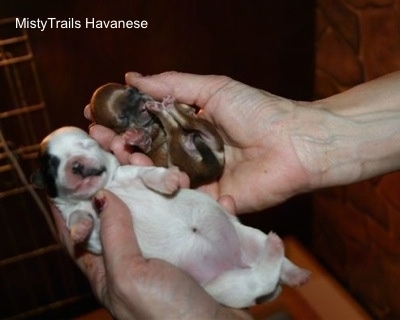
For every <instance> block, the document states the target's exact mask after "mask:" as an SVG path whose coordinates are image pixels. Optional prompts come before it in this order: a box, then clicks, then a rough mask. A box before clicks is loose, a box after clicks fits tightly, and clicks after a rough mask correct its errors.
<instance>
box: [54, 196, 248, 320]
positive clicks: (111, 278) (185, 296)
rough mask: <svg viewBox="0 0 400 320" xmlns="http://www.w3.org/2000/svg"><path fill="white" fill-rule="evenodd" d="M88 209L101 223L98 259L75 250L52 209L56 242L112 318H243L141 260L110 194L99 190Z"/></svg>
mask: <svg viewBox="0 0 400 320" xmlns="http://www.w3.org/2000/svg"><path fill="white" fill-rule="evenodd" d="M93 204H94V206H95V207H97V209H98V212H99V215H100V221H101V222H100V225H101V228H100V237H101V242H102V246H103V255H101V256H98V255H93V254H91V253H88V252H82V251H81V252H77V251H75V246H74V244H73V243H72V241H71V238H70V235H69V231H68V230H67V228H66V226H65V223H64V220H63V219H62V217H61V214H60V213H59V212H58V211H57V209H55V208H54V207H53V208H52V209H53V216H54V219H55V221H56V224H57V228H58V230H59V233H60V236H61V241H62V242H63V244H64V245H65V246H66V248H67V249H68V251H69V253H70V255H71V256H72V257H73V258H74V259H75V261H76V262H77V264H78V266H79V267H80V268H81V269H82V271H83V272H84V273H85V275H86V276H87V278H88V279H89V281H90V284H91V286H92V288H93V291H94V293H95V295H96V296H97V298H98V299H99V301H100V302H101V303H102V304H103V305H104V306H105V307H106V308H107V309H108V311H109V312H110V313H111V314H112V315H113V316H114V317H115V318H116V319H244V318H248V314H247V313H246V312H244V311H241V310H236V309H230V308H226V307H224V306H222V305H220V304H218V303H217V302H216V301H215V300H213V299H212V298H211V296H209V295H208V294H207V293H206V292H205V291H204V290H203V288H202V287H201V286H200V285H199V284H197V283H196V282H195V281H194V280H193V279H192V278H190V277H189V276H188V275H187V274H186V273H184V272H182V271H180V270H179V269H177V268H176V267H174V266H173V265H171V264H169V263H167V262H165V261H162V260H158V259H145V258H144V257H143V256H142V254H141V251H140V249H139V246H138V243H137V240H136V237H135V234H134V230H133V223H134V221H132V218H131V215H130V212H129V209H128V207H127V206H126V205H125V204H124V203H123V202H122V200H120V199H119V198H118V197H117V196H115V195H114V194H113V193H111V192H109V191H106V190H102V191H100V192H99V193H98V194H97V195H96V196H95V198H94V200H93ZM99 204H101V205H100V206H99ZM230 209H232V207H231V208H230Z"/></svg>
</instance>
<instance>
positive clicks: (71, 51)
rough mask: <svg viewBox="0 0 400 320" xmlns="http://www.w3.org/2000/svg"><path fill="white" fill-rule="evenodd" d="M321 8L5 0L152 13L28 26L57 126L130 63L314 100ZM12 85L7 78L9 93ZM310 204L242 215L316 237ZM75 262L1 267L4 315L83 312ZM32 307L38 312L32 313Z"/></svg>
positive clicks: (235, 1) (26, 9)
mask: <svg viewBox="0 0 400 320" xmlns="http://www.w3.org/2000/svg"><path fill="white" fill-rule="evenodd" d="M314 10H315V8H314V1H312V0H280V1H273V0H270V1H267V0H264V1H244V0H243V1H242V0H232V1H211V0H204V1H176V0H175V1H154V0H135V1H134V0H131V1H125V0H114V1H106V0H99V1H94V0H86V1H57V0H53V1H48V0H21V1H12V0H10V1H5V0H0V19H1V18H6V17H16V16H18V17H21V18H30V19H38V18H40V19H46V18H50V17H54V18H57V19H68V18H74V19H77V20H80V21H81V22H82V23H83V22H84V20H85V18H92V17H94V18H96V19H104V20H112V19H116V20H121V19H122V20H147V22H148V28H146V29H117V30H113V29H110V28H109V29H85V28H84V27H83V26H82V27H81V28H80V29H61V28H58V29H49V27H48V28H46V30H45V31H40V30H38V29H28V35H29V38H30V43H31V46H32V50H33V53H34V57H35V62H36V66H37V70H38V74H39V78H40V82H41V86H42V89H43V93H44V99H45V102H46V105H47V111H48V114H49V117H50V122H51V127H52V128H53V129H55V128H57V127H60V126H64V125H75V126H79V127H82V128H84V129H85V128H87V126H88V125H89V122H88V121H87V120H86V119H85V118H84V117H83V108H84V106H85V105H86V104H87V103H88V102H89V99H90V97H91V95H92V93H93V91H94V90H95V89H96V88H97V87H98V86H100V85H102V84H104V83H106V82H121V83H123V82H124V74H125V73H126V72H127V71H138V72H140V73H142V74H153V73H159V72H164V71H169V70H176V71H183V72H190V73H198V74H224V75H227V76H230V77H232V78H235V79H237V80H239V81H242V82H244V83H247V84H249V85H252V86H255V87H258V88H262V89H264V90H268V91H270V92H272V93H275V94H278V95H282V96H284V97H287V98H292V99H299V100H309V99H311V97H312V93H313V73H314V71H313V70H314V15H315V12H314ZM1 37H2V35H1V34H0V38H1ZM3 90H5V88H4V87H3V88H2V87H0V98H1V96H2V94H4V93H5V92H4V91H3ZM0 100H1V99H0ZM37 131H38V132H39V133H40V134H42V132H41V131H43V128H40V127H39V126H38V128H37ZM8 134H10V135H11V137H12V135H14V136H17V135H20V134H21V133H20V132H19V131H18V130H15V131H14V132H8ZM43 134H44V133H43ZM13 201H14V198H11V199H7V202H6V201H4V200H1V199H0V209H1V212H0V217H1V216H2V215H4V216H10V215H11V214H12V215H14V214H15V210H16V209H15V208H16V207H17V206H16V205H15V203H13ZM15 201H20V200H18V199H15ZM26 208H27V209H23V210H25V211H26V212H25V211H24V212H22V214H24V215H27V216H32V211H34V210H35V208H34V205H28V206H26ZM21 210H22V209H21ZM309 213H310V208H309V201H308V197H297V198H295V199H292V200H291V201H289V202H288V203H285V204H284V205H281V206H279V207H277V208H273V209H271V210H269V213H268V214H252V215H247V216H245V217H242V220H243V221H244V222H245V223H247V224H252V225H256V226H257V227H259V228H261V229H264V230H265V231H268V230H270V229H273V230H275V231H277V232H279V234H280V235H284V234H288V233H289V234H295V235H297V236H299V237H300V238H301V239H303V241H307V237H308V235H309V227H310V224H309ZM5 221H7V222H5V223H3V224H2V226H0V228H4V229H7V230H17V229H18V228H20V226H19V225H18V224H19V223H20V220H19V218H18V219H17V218H15V219H8V220H5ZM12 221H14V222H12ZM28 226H29V228H30V230H31V232H30V233H31V234H32V237H34V235H35V234H39V233H41V237H42V238H43V237H45V236H44V235H43V232H42V231H40V230H42V229H43V228H46V226H44V225H43V221H40V223H39V222H38V221H36V220H32V221H31V222H30V223H29V224H28ZM7 232H8V231H7ZM0 233H4V230H3V229H0ZM47 233H48V232H47ZM47 233H46V237H47V238H49V236H48V235H47ZM10 239H12V240H10ZM10 239H9V240H7V239H5V240H4V241H2V243H1V244H0V248H1V247H6V246H9V245H10V243H11V242H13V241H19V242H21V243H20V244H19V247H25V246H24V242H25V243H26V242H30V243H34V241H32V240H28V239H27V238H24V237H18V238H15V237H13V238H10ZM15 239H18V240H15ZM49 239H50V238H49ZM49 241H50V240H48V241H47V242H49ZM43 242H46V241H45V240H43ZM47 242H46V243H47ZM0 250H1V249H0ZM59 254H60V253H57V255H59ZM62 254H63V253H62ZM63 259H64V260H63ZM60 261H61V262H60ZM64 261H65V262H64ZM0 268H1V261H0ZM71 268H72V269H74V267H73V265H72V263H70V260H69V258H68V257H66V256H65V257H64V258H60V257H58V256H57V258H54V259H53V260H52V259H48V258H46V257H45V256H43V257H41V258H40V261H39V262H38V261H36V262H35V263H33V262H32V261H31V260H27V261H20V262H19V264H18V268H17V267H15V266H12V265H11V266H10V265H8V267H7V270H5V268H3V269H1V270H0V273H2V274H3V277H0V286H1V287H2V288H3V291H4V295H5V296H7V297H8V300H6V301H9V303H8V304H7V308H2V307H1V304H0V317H1V318H6V317H11V316H13V315H16V314H19V313H23V312H27V313H26V314H25V315H24V316H21V317H20V318H33V317H34V316H33V314H35V315H36V316H37V317H38V318H39V319H44V318H46V317H49V318H53V319H57V318H59V317H60V316H59V314H62V315H64V316H65V315H66V314H74V313H79V312H81V311H82V310H83V309H85V308H86V309H87V306H88V305H90V306H93V304H91V303H89V302H90V301H92V298H91V295H90V289H89V287H88V286H87V285H86V284H85V283H84V282H85V279H84V278H83V277H82V276H80V274H79V272H76V270H74V271H71ZM71 272H72V275H70V276H68V277H62V279H61V280H57V279H59V277H60V275H66V274H69V273H71ZM74 272H75V273H74ZM21 274H25V275H26V277H22V276H21ZM6 275H7V276H6ZM32 282H33V283H34V285H32ZM81 283H83V284H81ZM45 288H51V290H50V289H46V290H45ZM26 292H30V294H29V295H28V294H27V293H26ZM11 296H12V297H11ZM77 296H79V299H78V298H76V297H77ZM82 297H83V298H82ZM59 301H63V303H59ZM64 302H65V303H64ZM85 306H86V307H85ZM94 306H95V305H94ZM1 310H3V311H1ZM30 310H35V312H33V313H30V314H29V312H30ZM67 310H68V311H67ZM57 312H58V315H55V314H57ZM65 318H66V317H65Z"/></svg>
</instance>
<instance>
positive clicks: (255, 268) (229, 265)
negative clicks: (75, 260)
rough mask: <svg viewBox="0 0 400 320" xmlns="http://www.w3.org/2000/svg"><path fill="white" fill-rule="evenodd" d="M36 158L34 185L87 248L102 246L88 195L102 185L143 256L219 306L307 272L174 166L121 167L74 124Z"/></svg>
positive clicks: (251, 298)
mask: <svg viewBox="0 0 400 320" xmlns="http://www.w3.org/2000/svg"><path fill="white" fill-rule="evenodd" d="M40 161H41V168H40V170H38V171H37V172H36V173H35V174H34V175H33V177H32V180H33V182H34V184H36V185H39V186H44V187H46V189H47V192H48V194H49V196H50V197H51V198H52V200H53V201H54V204H55V205H56V206H57V207H58V209H59V210H60V211H61V213H62V214H63V216H64V218H65V220H66V223H67V226H68V227H69V229H70V231H71V236H72V238H73V239H74V240H75V241H77V242H85V244H86V245H87V249H88V250H89V251H92V252H94V253H101V243H100V240H99V217H98V216H97V214H96V211H95V210H94V208H93V207H92V204H91V201H90V199H91V197H92V196H93V195H94V194H95V193H96V192H97V191H98V190H100V189H102V188H106V189H109V190H111V191H112V192H113V193H115V194H116V195H117V196H119V197H120V198H121V199H122V200H123V201H124V202H125V203H126V204H127V205H128V207H129V208H131V214H132V216H133V223H134V230H135V233H136V236H137V239H138V242H139V246H140V248H141V250H142V252H143V255H144V256H145V257H146V258H159V259H163V260H166V261H169V262H170V263H172V264H174V265H175V266H177V267H179V268H181V269H182V270H184V271H186V272H187V273H189V274H190V275H191V276H192V277H193V278H194V279H196V281H198V283H200V284H201V285H202V286H203V287H204V288H205V290H206V291H207V292H208V293H209V294H210V295H211V296H213V297H214V298H215V299H216V300H217V301H219V302H220V303H222V304H224V305H227V306H230V307H235V308H243V307H249V306H251V305H253V304H255V303H257V302H259V301H260V300H261V299H264V300H265V299H267V298H272V297H274V296H276V295H277V294H278V293H279V290H278V289H280V286H279V285H280V283H283V284H288V285H292V286H293V285H301V284H303V283H304V282H305V281H307V279H308V278H309V274H310V273H309V272H308V271H306V270H303V269H300V268H298V267H296V266H295V265H294V264H293V263H291V262H290V261H289V260H288V259H286V258H285V257H284V248H283V243H282V241H281V239H280V238H279V237H278V236H277V235H275V234H274V233H269V234H268V235H266V234H264V233H263V232H261V231H260V230H257V229H254V228H250V227H247V226H244V225H242V224H241V223H240V222H239V221H238V219H237V218H236V217H235V216H233V215H231V214H229V213H227V212H225V211H224V209H223V208H222V207H221V206H220V205H219V204H218V202H217V201H215V200H214V199H212V198H211V197H210V196H208V195H207V194H205V193H202V192H199V191H195V190H191V189H180V188H179V180H180V178H181V175H182V173H181V172H180V171H179V170H178V169H177V168H169V169H166V168H160V167H137V166H131V165H125V166H121V165H119V163H118V162H117V160H116V158H115V157H114V156H113V155H112V154H111V153H108V152H106V151H104V150H103V149H102V148H101V147H100V146H99V145H98V144H97V142H96V141H95V140H93V139H92V138H91V137H90V136H89V135H88V134H87V133H86V132H84V131H83V130H81V129H78V128H75V127H64V128H61V129H58V130H56V131H55V132H53V133H52V134H50V135H49V136H47V137H46V138H45V139H44V140H43V142H42V145H41V156H40Z"/></svg>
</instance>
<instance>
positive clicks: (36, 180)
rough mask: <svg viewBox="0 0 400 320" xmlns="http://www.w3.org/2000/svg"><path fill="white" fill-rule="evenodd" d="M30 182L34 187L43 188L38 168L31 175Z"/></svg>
mask: <svg viewBox="0 0 400 320" xmlns="http://www.w3.org/2000/svg"><path fill="white" fill-rule="evenodd" d="M31 183H32V185H33V186H34V187H36V188H44V187H45V184H44V180H43V176H42V173H41V171H40V170H39V169H38V170H36V171H35V172H34V173H32V175H31Z"/></svg>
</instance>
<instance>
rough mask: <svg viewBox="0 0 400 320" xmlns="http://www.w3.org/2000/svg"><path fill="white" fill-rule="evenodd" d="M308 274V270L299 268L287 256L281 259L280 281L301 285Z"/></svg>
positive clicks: (306, 279)
mask: <svg viewBox="0 0 400 320" xmlns="http://www.w3.org/2000/svg"><path fill="white" fill-rule="evenodd" d="M310 276H311V272H310V271H308V270H305V269H300V268H299V267H297V266H296V265H295V264H293V263H292V262H291V261H290V260H289V259H287V258H285V259H284V260H283V264H282V272H281V281H282V283H283V284H287V285H289V286H301V285H302V284H304V283H306V282H307V281H308V280H309V278H310Z"/></svg>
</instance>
